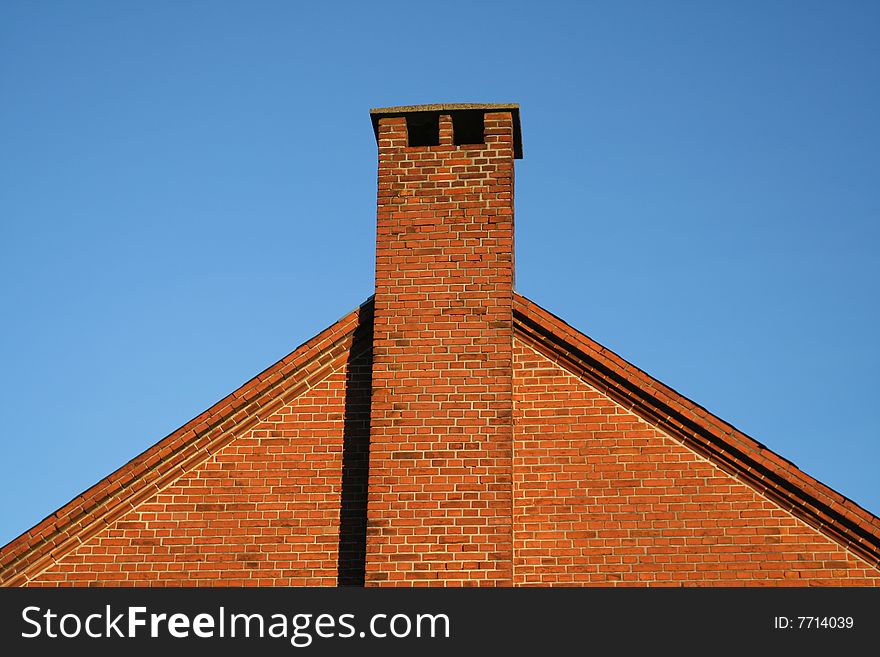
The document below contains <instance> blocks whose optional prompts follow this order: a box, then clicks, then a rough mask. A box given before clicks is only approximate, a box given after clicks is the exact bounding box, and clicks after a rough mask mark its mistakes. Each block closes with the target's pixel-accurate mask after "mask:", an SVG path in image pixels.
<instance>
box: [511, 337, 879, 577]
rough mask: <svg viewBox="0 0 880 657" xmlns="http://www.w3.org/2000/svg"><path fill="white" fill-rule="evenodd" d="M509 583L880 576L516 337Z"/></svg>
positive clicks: (752, 490)
mask: <svg viewBox="0 0 880 657" xmlns="http://www.w3.org/2000/svg"><path fill="white" fill-rule="evenodd" d="M515 361H516V376H515V377H514V399H515V405H514V406H515V409H516V410H515V418H516V419H515V426H516V430H515V431H516V433H515V443H514V490H515V495H514V546H515V550H514V555H515V564H514V573H515V578H514V579H515V583H516V584H517V585H562V584H568V585H607V586H611V585H616V586H622V585H628V586H643V585H667V586H673V585H682V584H684V585H688V586H719V585H721V586H724V585H728V586H729V585H755V586H762V585H764V586H784V585H793V586H805V585H834V586H837V585H847V586H852V585H871V586H877V585H880V571H878V570H877V569H876V568H873V567H871V566H869V565H868V564H866V563H865V562H863V561H862V560H861V559H859V558H857V557H855V556H853V555H851V554H850V553H848V552H847V551H845V550H844V549H842V548H841V547H840V545H839V544H837V543H836V542H834V541H832V540H831V539H829V538H827V537H826V536H823V535H822V534H820V533H819V532H818V531H816V530H815V529H813V528H812V527H809V526H808V525H806V524H805V523H804V522H803V521H801V520H799V519H797V518H795V517H794V516H793V515H791V514H790V513H788V512H787V511H786V510H784V509H783V508H781V507H780V506H779V505H778V504H776V503H775V502H771V501H769V500H768V499H766V498H764V497H762V496H761V495H759V494H758V493H757V492H755V490H754V489H753V488H750V487H749V486H746V485H745V484H743V483H741V482H740V481H738V480H737V479H735V478H734V477H732V476H730V475H728V474H726V473H725V472H722V471H721V470H720V469H719V468H717V467H716V466H714V465H713V464H712V463H710V462H709V461H707V460H705V459H703V458H701V457H700V456H698V455H697V454H696V453H695V452H693V451H691V450H690V449H687V448H686V447H683V446H682V445H681V444H680V443H679V442H678V441H676V440H675V439H673V438H671V437H670V436H668V435H666V434H664V433H663V432H662V431H659V430H657V429H656V428H654V427H653V426H651V425H650V424H648V423H646V422H644V421H643V420H641V419H640V418H638V417H637V416H635V415H634V414H633V413H631V412H629V411H628V410H626V409H624V408H623V407H621V406H619V405H618V404H616V403H615V402H613V401H612V400H610V399H609V398H608V397H606V396H605V395H603V394H601V393H600V392H598V391H597V390H595V389H594V388H592V387H591V386H589V385H588V384H587V383H585V382H584V381H582V380H581V379H579V378H577V377H575V376H573V375H572V374H570V373H568V372H566V371H565V370H564V369H562V368H561V367H559V366H558V365H556V364H555V363H553V362H552V361H550V360H548V359H547V358H546V357H545V356H543V355H541V354H539V353H538V352H537V351H535V350H533V349H532V348H531V347H529V346H528V345H526V344H523V343H522V342H520V341H517V342H516V343H515Z"/></svg>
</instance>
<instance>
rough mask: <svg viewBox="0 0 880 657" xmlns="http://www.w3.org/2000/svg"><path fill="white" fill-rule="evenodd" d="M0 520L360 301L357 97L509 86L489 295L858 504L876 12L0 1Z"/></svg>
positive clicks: (867, 337) (361, 133)
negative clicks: (525, 301) (512, 298)
mask: <svg viewBox="0 0 880 657" xmlns="http://www.w3.org/2000/svg"><path fill="white" fill-rule="evenodd" d="M0 99H2V101H0V301H2V308H3V320H2V323H0V362H2V376H0V412H2V417H3V420H4V421H3V427H2V429H0V440H2V447H3V458H2V459H0V544H2V543H5V542H6V541H8V540H10V539H12V538H14V537H15V536H17V535H18V534H19V533H21V532H23V531H25V530H26V529H28V528H29V527H30V526H32V525H33V524H35V523H36V522H38V521H39V520H41V519H42V518H43V517H44V516H45V515H47V514H49V513H51V512H52V511H54V510H55V509H56V508H58V507H59V506H61V505H63V504H64V503H66V502H67V501H68V500H70V499H71V498H72V497H74V496H75V495H77V494H79V493H80V492H82V491H83V490H84V489H86V488H88V487H89V486H91V485H92V484H94V483H95V482H97V481H98V480H100V479H101V478H102V477H104V476H106V475H107V474H108V473H110V472H111V471H113V470H114V469H116V468H117V467H119V466H120V465H122V464H124V463H125V462H126V461H128V460H129V459H130V458H132V457H134V456H135V455H137V454H138V453H140V452H141V451H142V450H144V449H145V448H147V447H149V446H150V445H151V444H153V443H155V442H156V441H157V440H159V439H160V438H162V437H163V436H165V435H166V434H168V433H170V432H171V431H173V430H174V429H176V428H177V427H178V426H180V425H181V424H183V423H185V422H186V421H187V420H189V419H190V418H192V417H193V416H195V415H197V414H198V413H199V412H201V411H202V410H204V409H205V408H207V407H209V406H210V405H211V404H213V403H214V402H215V401H217V400H218V399H220V398H221V397H223V396H224V395H226V394H227V393H228V392H230V391H232V390H233V389H235V388H236V387H238V386H239V385H240V384H241V383H243V382H244V381H245V380H247V379H249V378H250V377H251V376H253V375H254V374H256V373H258V372H259V371H261V370H262V369H264V368H265V367H267V366H268V365H270V364H272V363H273V362H275V361H276V360H278V359H279V358H281V357H282V356H284V355H285V354H286V353H288V352H289V351H291V350H292V349H293V348H294V347H295V346H297V345H298V344H300V343H301V342H303V341H305V340H307V339H308V338H310V337H311V336H312V335H313V334H315V333H317V332H318V331H320V330H321V329H322V328H324V327H325V326H327V325H329V324H330V323H332V322H333V321H335V320H336V319H338V318H339V317H341V316H342V315H344V314H345V313H346V312H348V311H349V310H351V309H352V308H354V307H355V306H357V305H358V304H359V303H360V302H361V301H362V300H363V299H365V298H366V297H367V296H369V295H370V294H371V293H372V288H373V258H374V248H375V247H374V239H375V238H374V226H375V179H376V162H375V160H376V147H375V142H374V139H373V134H372V131H371V127H370V120H369V116H368V109H369V108H370V107H377V106H379V107H381V106H389V105H399V104H418V103H433V102H519V103H520V104H521V106H522V129H523V145H524V151H525V158H524V159H523V160H521V161H518V162H517V165H516V166H517V171H516V175H517V182H516V230H517V233H516V266H517V288H518V290H519V291H520V292H522V293H523V294H525V295H526V296H528V297H530V298H532V299H533V300H535V301H537V302H538V303H540V304H541V305H543V306H544V307H546V308H547V309H549V310H551V311H552V312H554V313H555V314H557V315H559V316H561V317H562V318H563V319H565V320H566V321H568V322H569V323H570V324H572V325H573V326H575V327H577V328H579V329H580V330H582V331H584V332H585V333H587V334H588V335H590V336H591V337H593V338H594V339H596V340H598V341H599V342H601V343H602V344H604V345H606V346H607V347H609V348H611V349H613V350H615V351H617V352H618V353H619V354H621V355H622V356H623V357H625V358H627V359H628V360H630V361H632V362H634V363H635V364H637V365H638V366H639V367H641V368H642V369H644V370H646V371H647V372H649V373H650V374H652V375H654V376H656V377H657V378H659V379H660V380H662V381H664V382H665V383H666V384H668V385H670V386H672V387H673V388H675V389H677V390H678V391H680V392H682V393H683V394H685V395H687V396H688V397H690V398H692V399H694V400H695V401H697V402H698V403H700V404H702V405H703V406H705V407H707V408H708V409H709V410H711V411H713V412H714V413H716V414H718V415H720V416H721V417H723V418H724V419H726V420H728V421H729V422H731V423H732V424H734V425H735V426H737V427H738V428H740V429H741V430H743V431H745V432H746V433H748V434H750V435H751V436H753V437H754V438H756V439H758V440H760V441H762V442H764V443H765V444H766V445H768V446H769V447H770V448H771V449H774V450H776V451H777V452H779V453H781V454H782V455H783V456H785V457H787V458H789V459H791V460H793V461H794V462H795V463H796V464H797V465H798V466H799V467H801V468H802V469H804V470H805V471H806V472H808V473H809V474H811V475H813V476H815V477H817V478H819V479H820V480H822V481H823V482H825V483H826V484H828V485H830V486H831V487H833V488H835V489H836V490H838V491H840V492H842V493H843V494H845V495H847V496H849V497H851V498H853V499H854V500H855V501H857V502H858V503H860V504H862V505H863V506H865V507H866V508H868V509H869V510H871V511H873V512H874V513H880V480H878V476H877V473H878V470H880V429H878V423H877V422H876V419H875V418H874V414H875V408H876V399H877V396H878V391H880V383H878V370H880V367H878V366H880V345H878V340H877V334H878V328H877V327H878V319H880V312H878V299H880V258H878V253H877V250H878V243H880V222H878V218H880V127H878V125H880V122H878V120H877V117H878V116H880V6H878V5H877V4H876V3H871V2H824V3H815V2H784V1H779V2H772V3H767V2H742V1H738V2H726V3H722V2H714V3H705V2H666V3H654V2H603V3H587V2H584V3H581V2H569V3H561V2H542V3H534V2H530V3H516V2H510V1H508V2H503V3H501V2H499V3H490V2H447V1H440V2H431V3H413V2H405V3H393V2H379V3H366V2H350V3H340V2H334V3H295V2H247V3H245V2H239V3H222V2H142V3H116V2H79V3H63V2H42V3H30V2H17V3H16V2H7V3H3V4H2V5H0Z"/></svg>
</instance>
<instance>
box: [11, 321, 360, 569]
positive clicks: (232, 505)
mask: <svg viewBox="0 0 880 657" xmlns="http://www.w3.org/2000/svg"><path fill="white" fill-rule="evenodd" d="M361 315H362V316H361V317H360V319H359V320H358V318H357V317H356V315H353V316H352V317H351V318H349V319H348V320H347V321H348V323H349V324H354V323H356V322H357V321H360V325H359V326H357V327H356V328H354V330H353V331H352V327H348V328H347V329H346V330H347V331H352V332H351V333H350V334H349V335H348V336H347V337H345V336H343V338H342V341H341V342H338V341H337V342H336V343H335V346H334V344H333V341H331V340H330V339H325V340H323V341H321V342H319V344H318V345H317V348H318V349H317V353H316V354H315V356H316V357H315V358H313V359H310V360H308V361H307V362H306V363H305V365H303V366H302V367H301V368H300V369H303V368H305V369H307V370H309V371H313V372H317V373H318V376H317V379H312V380H309V379H308V378H306V379H299V378H297V377H295V376H294V377H293V379H292V380H290V381H285V380H284V379H283V378H282V377H280V376H279V374H280V371H283V367H279V366H283V365H284V362H283V361H282V363H279V366H275V367H274V368H271V369H270V370H269V371H267V373H264V375H263V380H262V381H258V380H254V381H253V382H251V383H250V384H248V385H247V386H245V389H248V390H250V389H252V388H253V387H254V384H255V383H256V384H259V385H258V386H257V387H265V386H266V385H268V384H269V382H275V383H276V386H277V389H275V390H271V391H270V393H269V399H268V400H266V401H264V402H263V403H261V404H259V406H255V407H254V410H253V411H252V413H253V414H254V415H258V416H259V415H262V417H263V419H261V420H260V421H258V422H257V423H255V424H252V425H251V426H248V427H247V428H245V429H244V430H236V428H235V426H233V425H231V424H227V423H222V424H221V425H220V426H218V427H217V429H218V430H226V431H228V432H229V433H230V435H228V436H225V437H222V434H220V436H221V437H220V438H219V444H218V443H216V442H215V443H205V445H204V446H203V447H202V448H201V449H200V450H197V451H196V455H197V456H198V454H199V453H202V454H205V455H206V457H205V458H201V459H200V460H199V463H198V464H197V465H195V466H194V467H187V468H183V469H181V470H178V471H177V472H176V473H172V475H175V474H176V475H178V476H172V479H171V481H170V483H168V484H167V485H161V484H160V485H158V486H157V487H158V488H160V490H159V491H158V492H155V493H154V494H152V495H147V496H145V497H144V498H143V501H141V502H139V503H136V504H135V505H134V508H133V509H132V508H131V503H125V504H124V507H125V508H126V509H127V510H126V511H124V512H123V513H121V514H120V513H116V514H115V515H116V516H117V517H116V518H115V519H112V520H111V521H109V523H108V524H107V525H106V526H104V525H103V522H102V521H100V520H98V523H99V524H100V525H101V527H103V528H100V529H98V530H97V531H94V532H92V531H89V532H88V534H87V533H86V532H85V531H84V530H80V531H81V532H82V534H81V536H82V540H81V542H80V543H79V545H78V546H77V547H76V548H75V549H73V550H70V551H65V552H64V553H63V555H62V556H60V557H58V558H53V559H51V560H50V561H49V563H48V565H47V566H44V567H42V568H39V569H37V570H35V571H33V572H30V573H28V578H29V580H30V581H27V580H25V581H19V579H18V578H16V577H15V576H14V573H12V572H2V571H0V574H2V575H4V576H7V575H8V576H9V579H11V580H12V581H15V582H17V583H25V582H26V583H27V584H28V585H31V586H69V585H74V586H84V585H90V586H94V585H101V586H123V585H124V586H210V585H227V586H335V585H337V584H343V585H347V584H363V563H364V541H365V531H366V527H365V522H366V484H367V481H366V467H367V449H368V442H369V419H370V411H369V399H370V360H371V356H370V336H371V326H370V317H369V309H367V312H363V313H361ZM343 321H346V320H343ZM343 329H345V327H343ZM330 333H331V336H330V337H331V338H334V339H336V340H338V338H337V335H336V334H335V333H334V332H333V331H331V332H330ZM325 345H326V346H325ZM321 347H323V350H322V349H321ZM292 360H293V362H294V364H296V363H297V359H292ZM321 371H324V372H326V374H323V375H322V374H321ZM237 394H240V395H241V396H242V397H245V398H246V397H247V396H249V393H247V392H244V391H239V393H237ZM286 397H293V399H292V400H291V401H290V402H288V403H280V404H279V402H283V400H284V399H285V398H286ZM221 403H222V402H221ZM255 403H256V402H255ZM272 407H276V408H274V409H272ZM264 409H272V410H264ZM174 437H175V435H172V437H171V438H172V439H173V438H174ZM167 440H168V439H166V441H163V443H164V442H167ZM158 447H164V449H162V450H161V451H162V453H163V454H164V458H165V459H166V460H170V456H171V452H172V450H171V449H170V447H168V446H167V445H165V446H163V445H162V444H161V443H160V445H159V446H158ZM154 449H155V448H154ZM145 456H149V453H147V454H146V455H145ZM142 458H143V457H142ZM158 462H159V463H161V462H162V461H161V460H160V461H158ZM147 472H149V471H147ZM117 474H118V473H117ZM142 476H144V475H142ZM99 486H101V485H99ZM109 488H110V489H111V490H114V489H115V490H119V486H118V485H117V486H112V485H111V486H110V487H109ZM154 490H155V488H154ZM74 502H76V500H75V501H74ZM93 504H95V503H94V502H93ZM110 504H111V502H109V501H107V502H104V503H103V505H102V504H97V505H96V506H92V507H90V509H91V510H90V513H96V512H98V511H100V510H101V508H102V506H104V505H107V506H109V505H110ZM111 508H112V507H111ZM50 520H52V519H50ZM50 528H51V525H50ZM67 534H68V532H63V533H62V534H61V535H60V536H57V537H55V538H50V539H47V541H48V544H47V543H43V544H40V543H37V544H36V549H37V553H40V552H43V553H46V552H47V550H48V549H51V548H52V547H53V546H54V545H57V544H61V543H62V542H63V539H64V538H65V537H66V536H67ZM73 535H74V536H76V534H73ZM4 579H6V577H4Z"/></svg>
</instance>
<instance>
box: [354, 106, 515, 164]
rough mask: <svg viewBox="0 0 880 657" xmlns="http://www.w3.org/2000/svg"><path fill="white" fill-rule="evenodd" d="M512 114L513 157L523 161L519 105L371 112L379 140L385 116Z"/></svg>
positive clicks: (404, 107)
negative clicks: (468, 112)
mask: <svg viewBox="0 0 880 657" xmlns="http://www.w3.org/2000/svg"><path fill="white" fill-rule="evenodd" d="M467 111H470V112H473V111H478V112H505V111H506V112H510V114H511V116H512V117H513V157H514V158H516V159H522V133H521V132H520V127H519V103H440V104H434V105H399V106H397V107H374V108H373V109H371V110H370V119H371V120H372V122H373V134H375V135H376V139H377V140H378V139H379V119H380V118H382V117H385V116H406V115H407V114H415V113H417V112H435V113H437V114H448V113H449V112H467Z"/></svg>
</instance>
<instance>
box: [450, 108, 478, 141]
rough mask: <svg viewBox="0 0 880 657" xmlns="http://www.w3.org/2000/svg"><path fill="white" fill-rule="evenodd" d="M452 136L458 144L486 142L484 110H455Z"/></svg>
mask: <svg viewBox="0 0 880 657" xmlns="http://www.w3.org/2000/svg"><path fill="white" fill-rule="evenodd" d="M452 138H453V141H454V142H455V144H456V145H460V144H485V143H486V138H485V136H484V130H483V112H453V113H452Z"/></svg>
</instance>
